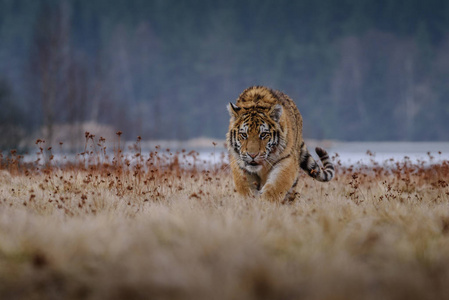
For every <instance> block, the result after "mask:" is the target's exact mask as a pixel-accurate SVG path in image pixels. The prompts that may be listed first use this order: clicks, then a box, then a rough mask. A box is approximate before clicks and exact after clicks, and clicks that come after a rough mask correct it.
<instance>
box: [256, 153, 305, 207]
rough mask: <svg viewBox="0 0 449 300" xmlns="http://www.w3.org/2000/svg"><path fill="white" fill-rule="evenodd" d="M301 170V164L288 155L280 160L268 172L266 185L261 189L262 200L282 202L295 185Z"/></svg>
mask: <svg viewBox="0 0 449 300" xmlns="http://www.w3.org/2000/svg"><path fill="white" fill-rule="evenodd" d="M298 172H299V164H298V163H297V162H296V161H295V160H294V159H293V158H292V157H288V158H285V159H284V160H282V161H281V162H279V163H278V164H277V165H275V167H274V168H273V169H271V170H270V172H269V173H268V178H267V181H266V183H265V185H264V186H263V187H262V189H261V198H262V200H266V201H272V202H281V201H282V200H284V198H285V196H286V195H287V193H288V191H289V190H290V189H291V188H292V187H293V185H294V183H295V181H296V178H297V176H298Z"/></svg>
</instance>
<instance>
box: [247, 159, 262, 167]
mask: <svg viewBox="0 0 449 300" xmlns="http://www.w3.org/2000/svg"><path fill="white" fill-rule="evenodd" d="M246 164H247V165H249V166H258V165H260V164H259V163H258V162H256V161H254V160H253V161H250V162H247V163H246Z"/></svg>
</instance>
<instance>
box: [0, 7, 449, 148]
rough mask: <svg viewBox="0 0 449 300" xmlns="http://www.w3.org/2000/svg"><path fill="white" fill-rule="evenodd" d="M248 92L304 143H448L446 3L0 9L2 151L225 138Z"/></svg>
mask: <svg viewBox="0 0 449 300" xmlns="http://www.w3.org/2000/svg"><path fill="white" fill-rule="evenodd" d="M251 85H267V86H269V87H272V88H275V89H279V90H282V91H284V92H285V93H286V94H288V95H289V96H291V97H292V98H293V99H294V100H295V102H296V103H297V105H298V107H299V108H300V111H301V112H302V114H303V117H304V130H305V136H306V137H309V138H314V139H334V140H347V141H353V140H358V141H364V140H370V141H376V140H410V141H415V140H440V141H441V140H448V139H449V1H446V0H426V1H419V0H335V1H332V0H329V1H324V0H323V1H317V0H296V1H291V0H277V1H270V0H257V1H256V0H245V1H242V0H226V1H220V0H217V1H209V0H190V1H182V0H61V1H58V0H0V149H6V148H8V147H18V146H20V145H23V141H26V140H31V139H34V138H36V137H40V138H47V139H48V140H54V139H55V138H54V132H55V131H56V130H57V129H60V128H62V127H64V126H65V127H67V128H72V129H73V128H75V129H76V128H78V129H76V130H77V131H75V133H73V132H72V133H71V134H70V136H71V137H72V138H73V137H76V138H80V139H84V132H83V131H82V130H83V128H84V127H83V126H82V125H83V124H86V123H89V124H99V126H105V127H107V128H113V129H114V130H122V131H123V136H124V137H125V138H126V139H135V138H136V137H137V136H138V135H140V136H141V137H142V138H143V139H180V140H185V139H190V138H194V137H199V136H206V137H212V138H221V139H222V138H224V135H225V132H226V131H227V126H228V120H229V117H228V112H227V111H226V105H227V104H228V103H229V102H230V101H235V100H236V98H237V97H238V95H239V94H240V93H241V92H242V91H243V89H245V88H246V87H248V86H251ZM21 143H22V144H21Z"/></svg>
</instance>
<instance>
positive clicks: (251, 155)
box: [248, 152, 259, 159]
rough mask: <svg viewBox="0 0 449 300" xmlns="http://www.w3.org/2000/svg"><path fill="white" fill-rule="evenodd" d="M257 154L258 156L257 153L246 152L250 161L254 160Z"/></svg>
mask: <svg viewBox="0 0 449 300" xmlns="http://www.w3.org/2000/svg"><path fill="white" fill-rule="evenodd" d="M258 154H259V153H249V152H248V155H249V156H250V157H251V158H252V159H255V158H256V156H257V155H258Z"/></svg>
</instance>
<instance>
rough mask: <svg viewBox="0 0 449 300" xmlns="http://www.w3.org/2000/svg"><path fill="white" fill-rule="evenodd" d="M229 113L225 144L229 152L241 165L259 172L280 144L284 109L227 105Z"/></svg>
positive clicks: (268, 162)
mask: <svg viewBox="0 0 449 300" xmlns="http://www.w3.org/2000/svg"><path fill="white" fill-rule="evenodd" d="M228 111H229V114H230V115H231V120H230V125H229V131H228V133H227V143H228V149H229V152H230V153H231V154H232V155H234V156H235V157H236V158H237V162H238V164H239V165H240V167H241V168H243V169H245V170H247V171H248V172H250V173H257V172H259V171H260V170H261V169H262V167H263V166H264V165H265V164H270V163H271V162H270V161H274V160H275V156H276V155H278V153H279V147H280V146H281V147H282V145H283V144H285V142H284V138H283V130H282V128H281V125H280V123H279V121H280V119H281V116H282V112H283V108H282V106H281V105H279V104H276V105H274V106H272V107H261V106H251V107H239V106H237V105H235V104H233V103H230V104H229V106H228Z"/></svg>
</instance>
